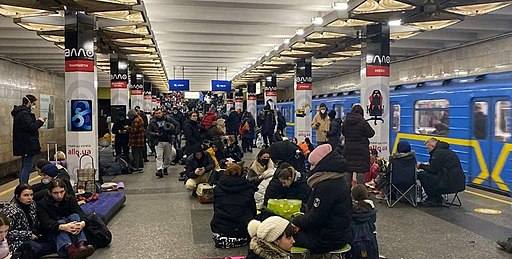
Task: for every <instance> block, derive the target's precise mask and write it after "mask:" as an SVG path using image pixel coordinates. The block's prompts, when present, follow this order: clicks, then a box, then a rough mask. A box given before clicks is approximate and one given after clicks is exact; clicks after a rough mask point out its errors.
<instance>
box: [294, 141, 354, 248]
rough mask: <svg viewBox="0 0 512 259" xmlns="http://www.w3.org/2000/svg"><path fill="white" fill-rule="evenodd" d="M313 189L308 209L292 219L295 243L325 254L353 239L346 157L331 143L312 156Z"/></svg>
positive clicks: (318, 149) (321, 146)
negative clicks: (334, 149)
mask: <svg viewBox="0 0 512 259" xmlns="http://www.w3.org/2000/svg"><path fill="white" fill-rule="evenodd" d="M308 160H309V162H310V163H311V165H312V173H313V174H312V175H311V176H310V177H309V178H308V185H309V187H311V188H312V189H313V191H312V193H311V196H310V198H309V202H308V204H307V209H306V213H305V214H304V215H302V216H297V217H295V218H294V219H293V220H292V223H293V225H295V226H296V227H297V228H296V229H297V230H298V233H297V234H296V235H294V238H295V245H296V246H298V247H304V248H307V249H308V250H309V251H311V253H312V254H323V253H327V252H329V251H333V250H336V249H341V248H342V247H343V246H345V245H346V244H351V243H352V228H351V224H352V198H351V197H350V189H349V187H348V185H347V183H346V181H345V179H344V178H346V177H345V176H346V173H345V172H346V161H345V160H344V159H343V157H342V156H341V154H340V153H338V152H337V151H333V149H332V147H331V145H329V144H324V145H320V146H318V147H317V148H315V150H313V152H311V154H309V158H308Z"/></svg>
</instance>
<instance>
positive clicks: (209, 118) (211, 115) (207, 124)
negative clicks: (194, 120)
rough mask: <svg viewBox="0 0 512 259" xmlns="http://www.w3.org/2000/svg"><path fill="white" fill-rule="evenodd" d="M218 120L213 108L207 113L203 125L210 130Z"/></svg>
mask: <svg viewBox="0 0 512 259" xmlns="http://www.w3.org/2000/svg"><path fill="white" fill-rule="evenodd" d="M216 120H217V115H215V108H211V109H210V111H208V112H207V113H206V115H205V116H204V117H203V121H202V122H201V124H202V125H203V127H204V128H205V129H209V128H210V127H211V126H212V124H213V122H214V121H216Z"/></svg>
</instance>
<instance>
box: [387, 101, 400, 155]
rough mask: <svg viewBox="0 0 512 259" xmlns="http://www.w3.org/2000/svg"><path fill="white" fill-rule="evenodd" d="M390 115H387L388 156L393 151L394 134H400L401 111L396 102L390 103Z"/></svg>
mask: <svg viewBox="0 0 512 259" xmlns="http://www.w3.org/2000/svg"><path fill="white" fill-rule="evenodd" d="M390 107H391V113H390V114H389V125H390V127H389V147H388V148H389V151H390V152H389V154H391V152H392V151H393V145H394V144H395V139H396V134H397V133H398V132H400V120H401V116H400V115H401V111H400V104H399V103H398V102H390Z"/></svg>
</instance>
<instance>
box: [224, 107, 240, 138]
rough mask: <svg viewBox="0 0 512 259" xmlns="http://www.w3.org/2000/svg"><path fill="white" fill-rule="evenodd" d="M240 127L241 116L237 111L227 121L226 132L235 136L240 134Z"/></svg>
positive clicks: (230, 114) (231, 113)
mask: <svg viewBox="0 0 512 259" xmlns="http://www.w3.org/2000/svg"><path fill="white" fill-rule="evenodd" d="M238 125H240V114H239V113H238V112H236V111H232V112H230V113H229V116H228V118H227V119H226V131H227V133H228V134H229V135H235V134H236V132H238Z"/></svg>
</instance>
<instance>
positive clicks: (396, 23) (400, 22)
mask: <svg viewBox="0 0 512 259" xmlns="http://www.w3.org/2000/svg"><path fill="white" fill-rule="evenodd" d="M388 25H389V26H400V25H402V20H391V21H389V22H388Z"/></svg>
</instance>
